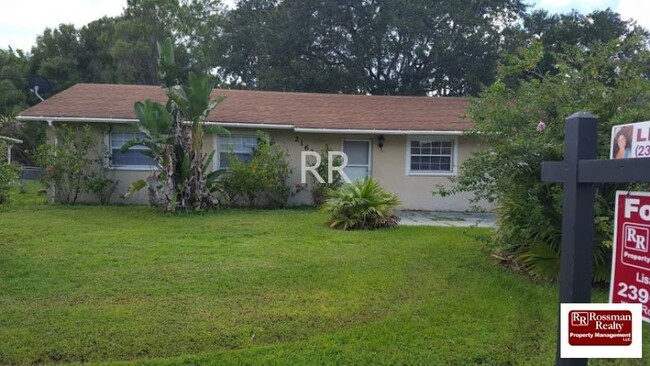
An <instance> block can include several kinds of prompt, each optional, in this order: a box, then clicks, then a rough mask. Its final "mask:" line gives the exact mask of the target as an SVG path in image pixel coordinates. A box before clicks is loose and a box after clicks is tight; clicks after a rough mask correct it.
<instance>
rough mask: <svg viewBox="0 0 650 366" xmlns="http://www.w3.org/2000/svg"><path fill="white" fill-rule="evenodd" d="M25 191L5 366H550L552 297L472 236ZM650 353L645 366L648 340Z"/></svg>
mask: <svg viewBox="0 0 650 366" xmlns="http://www.w3.org/2000/svg"><path fill="white" fill-rule="evenodd" d="M29 188H30V190H31V192H29V193H26V194H16V196H15V197H16V202H15V204H14V205H12V206H9V207H6V208H3V209H1V211H0V364H29V363H39V364H40V363H66V362H70V363H100V364H101V363H107V364H114V363H120V364H121V363H125V364H129V363H137V364H152V365H153V364H169V365H172V364H173V365H176V364H184V365H198V364H212V365H223V364H233V365H239V364H282V365H284V364H295V365H310V364H335V365H338V364H354V365H363V364H366V365H377V364H389V365H394V364H405V365H446V364H452V365H469V364H477V365H478V364H480V365H510V364H511V365H520V364H521V365H550V364H552V363H553V360H554V357H555V339H556V338H555V337H556V335H555V332H556V312H557V286H555V285H547V284H539V283H534V282H532V281H530V280H529V279H528V278H525V277H523V276H521V275H519V274H517V273H513V272H510V271H508V270H505V269H502V268H500V267H499V266H498V265H496V264H495V263H494V262H493V260H492V259H491V258H490V257H489V256H488V255H486V253H485V251H484V250H482V247H481V244H480V243H478V242H477V241H475V240H474V239H473V235H477V234H485V233H486V232H485V231H482V230H481V229H471V230H470V231H469V232H464V231H463V230H462V229H456V228H439V227H400V228H397V229H393V230H382V231H374V232H340V231H335V230H331V229H328V228H327V227H326V226H325V225H324V222H325V220H326V217H325V216H323V214H321V213H319V212H316V211H312V210H304V209H303V210H284V211H248V210H226V211H222V212H216V213H212V214H206V215H199V216H194V215H191V216H174V215H164V214H160V213H157V212H154V211H153V210H151V209H149V208H147V207H128V206H113V207H100V206H71V207H64V206H48V205H44V204H42V202H43V200H44V198H43V197H37V196H36V195H35V194H34V193H33V190H34V189H35V187H34V186H30V187H29ZM468 234H472V235H468ZM595 297H596V298H597V299H598V300H599V301H604V299H605V298H606V293H605V292H604V291H602V290H599V291H597V292H596V294H595ZM644 337H645V340H644V353H645V354H648V352H650V342H649V341H650V333H649V332H648V327H647V326H646V327H645V329H644ZM592 364H610V363H607V362H604V361H601V362H600V363H596V362H592ZM617 364H621V365H643V364H645V363H644V361H643V360H631V361H619V362H618V363H617Z"/></svg>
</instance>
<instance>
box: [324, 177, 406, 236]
mask: <svg viewBox="0 0 650 366" xmlns="http://www.w3.org/2000/svg"><path fill="white" fill-rule="evenodd" d="M399 204H400V201H399V200H398V198H397V196H396V195H394V194H392V193H389V192H387V191H386V190H385V189H384V188H383V187H382V186H381V185H380V184H379V182H378V181H377V180H375V179H374V178H371V177H368V178H366V179H364V180H355V181H353V182H352V183H348V184H344V185H342V186H341V187H340V188H339V189H336V190H331V191H329V192H328V194H327V200H326V201H325V203H324V204H323V205H322V206H321V210H322V211H324V212H327V213H330V214H331V215H332V217H331V218H330V220H329V221H328V222H327V223H328V225H329V226H330V227H333V228H340V229H343V230H354V229H366V230H367V229H377V228H382V227H394V226H396V225H397V223H398V221H399V217H397V215H396V214H395V207H396V206H397V205H399Z"/></svg>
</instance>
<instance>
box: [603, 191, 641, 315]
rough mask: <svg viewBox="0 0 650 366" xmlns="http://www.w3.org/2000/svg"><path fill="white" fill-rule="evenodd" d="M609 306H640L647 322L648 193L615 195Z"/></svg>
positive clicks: (624, 192)
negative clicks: (637, 304)
mask: <svg viewBox="0 0 650 366" xmlns="http://www.w3.org/2000/svg"><path fill="white" fill-rule="evenodd" d="M614 221H615V222H614V250H613V254H612V278H611V287H610V292H609V301H610V302H611V303H641V305H642V315H643V320H644V321H646V322H650V308H649V307H650V242H649V241H650V193H649V192H627V191H618V192H616V213H615V217H614Z"/></svg>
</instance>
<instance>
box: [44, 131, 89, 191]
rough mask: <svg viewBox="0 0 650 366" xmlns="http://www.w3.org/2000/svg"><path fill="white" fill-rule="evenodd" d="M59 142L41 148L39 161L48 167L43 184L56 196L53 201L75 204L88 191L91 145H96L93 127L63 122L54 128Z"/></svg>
mask: <svg viewBox="0 0 650 366" xmlns="http://www.w3.org/2000/svg"><path fill="white" fill-rule="evenodd" d="M54 133H55V134H56V139H57V141H56V143H55V144H53V143H48V144H45V145H42V146H41V147H39V149H38V152H37V162H38V164H39V165H41V166H44V167H45V174H43V178H42V182H43V184H44V185H45V186H46V187H47V188H48V189H49V190H50V192H52V194H53V195H54V201H55V202H57V203H63V204H74V203H76V202H77V199H78V198H79V194H81V193H82V192H84V191H85V190H86V174H87V170H88V168H89V166H90V165H91V164H92V163H93V161H92V158H91V157H90V156H89V152H90V148H91V147H92V146H94V145H95V144H96V141H95V139H94V138H93V136H92V132H91V130H90V126H88V125H84V126H83V127H82V128H77V127H76V126H71V125H66V124H62V125H59V126H57V127H55V129H54Z"/></svg>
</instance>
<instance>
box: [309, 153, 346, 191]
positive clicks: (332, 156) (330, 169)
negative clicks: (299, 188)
mask: <svg viewBox="0 0 650 366" xmlns="http://www.w3.org/2000/svg"><path fill="white" fill-rule="evenodd" d="M308 156H311V157H314V158H315V159H316V163H315V164H314V165H307V157H308ZM337 157H340V158H341V165H337V166H335V165H334V161H335V160H336V158H337ZM327 161H328V162H329V164H328V165H327V183H332V182H334V172H335V171H336V172H338V173H339V175H340V176H341V179H343V181H344V182H346V183H352V179H350V177H348V175H347V174H345V172H344V171H343V169H345V167H346V166H348V155H347V154H346V153H344V152H343V151H328V152H327ZM321 163H322V159H321V157H320V154H319V153H317V152H314V151H302V152H301V153H300V183H301V184H306V183H307V172H310V173H311V174H313V175H314V178H316V181H318V183H321V184H323V183H325V179H323V177H321V175H320V174H318V171H317V170H316V169H317V168H318V167H319V166H320V165H321Z"/></svg>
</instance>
